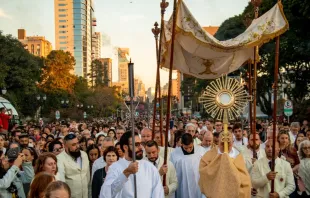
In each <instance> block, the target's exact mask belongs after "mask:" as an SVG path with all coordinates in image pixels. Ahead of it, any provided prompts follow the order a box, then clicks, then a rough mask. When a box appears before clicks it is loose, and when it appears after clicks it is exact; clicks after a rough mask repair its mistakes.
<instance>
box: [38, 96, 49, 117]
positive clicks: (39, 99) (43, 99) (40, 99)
mask: <svg viewBox="0 0 310 198" xmlns="http://www.w3.org/2000/svg"><path fill="white" fill-rule="evenodd" d="M46 99H47V97H46V95H43V96H40V95H37V100H38V102H39V104H40V117H41V116H42V109H43V105H44V102H45V101H46Z"/></svg>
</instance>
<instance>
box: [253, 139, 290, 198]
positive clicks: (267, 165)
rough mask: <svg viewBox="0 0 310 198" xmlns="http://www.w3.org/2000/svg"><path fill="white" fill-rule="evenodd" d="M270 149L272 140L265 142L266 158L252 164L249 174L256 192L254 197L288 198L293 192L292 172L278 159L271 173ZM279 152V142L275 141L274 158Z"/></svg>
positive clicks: (285, 162)
mask: <svg viewBox="0 0 310 198" xmlns="http://www.w3.org/2000/svg"><path fill="white" fill-rule="evenodd" d="M272 147H273V142H272V140H267V142H266V148H265V152H266V157H263V158H262V159H259V160H258V161H256V162H255V163H254V167H253V169H252V173H251V180H252V185H253V188H255V189H257V191H258V193H257V196H256V197H259V198H265V197H270V198H278V197H281V198H289V196H290V194H291V193H293V192H294V190H295V182H294V176H293V171H292V168H291V165H290V164H289V163H288V162H287V161H285V160H283V159H281V158H278V157H277V158H276V160H275V169H274V171H271V160H272ZM279 152H280V146H279V142H277V141H276V145H275V156H278V155H279ZM272 180H274V191H275V192H274V193H271V192H270V191H271V187H270V185H271V181H272Z"/></svg>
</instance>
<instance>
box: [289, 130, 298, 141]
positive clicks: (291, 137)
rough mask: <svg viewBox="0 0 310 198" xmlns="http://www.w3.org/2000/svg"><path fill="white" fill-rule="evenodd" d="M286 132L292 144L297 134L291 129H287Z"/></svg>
mask: <svg viewBox="0 0 310 198" xmlns="http://www.w3.org/2000/svg"><path fill="white" fill-rule="evenodd" d="M288 134H289V135H290V140H291V144H294V142H295V140H296V137H297V134H296V135H295V134H294V133H293V132H292V131H289V132H288Z"/></svg>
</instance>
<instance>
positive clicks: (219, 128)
mask: <svg viewBox="0 0 310 198" xmlns="http://www.w3.org/2000/svg"><path fill="white" fill-rule="evenodd" d="M214 126H215V128H214V131H213V133H221V132H222V131H223V124H222V122H221V121H216V122H215V124H214Z"/></svg>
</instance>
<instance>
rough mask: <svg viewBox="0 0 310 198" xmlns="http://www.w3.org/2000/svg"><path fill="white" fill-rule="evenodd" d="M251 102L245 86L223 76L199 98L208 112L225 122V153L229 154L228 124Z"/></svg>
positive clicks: (223, 135) (222, 138)
mask: <svg viewBox="0 0 310 198" xmlns="http://www.w3.org/2000/svg"><path fill="white" fill-rule="evenodd" d="M248 101H249V95H248V93H247V92H246V90H245V89H244V87H243V85H242V84H241V83H240V81H238V80H237V79H235V78H229V77H227V76H222V77H221V78H218V79H216V80H214V81H212V82H211V83H210V84H209V85H208V86H207V87H206V89H205V91H204V92H203V94H202V96H201V97H199V103H202V104H203V106H204V108H205V109H206V112H207V113H209V114H210V115H211V117H213V118H215V119H217V120H223V124H224V133H222V136H221V140H222V141H223V142H224V152H226V153H228V142H229V141H230V139H229V134H228V122H229V120H234V119H235V118H237V117H239V116H240V112H241V111H243V109H244V108H245V106H246V105H247V103H248Z"/></svg>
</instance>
